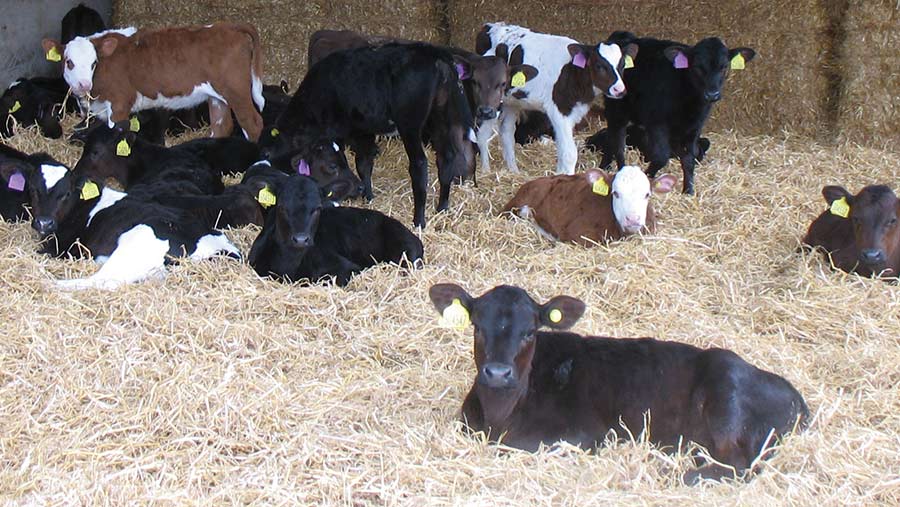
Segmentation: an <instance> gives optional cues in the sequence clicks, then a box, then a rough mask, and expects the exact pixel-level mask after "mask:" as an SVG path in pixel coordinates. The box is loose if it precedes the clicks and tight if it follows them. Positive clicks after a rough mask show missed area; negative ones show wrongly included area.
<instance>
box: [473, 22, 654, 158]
mask: <svg viewBox="0 0 900 507" xmlns="http://www.w3.org/2000/svg"><path fill="white" fill-rule="evenodd" d="M475 50H476V52H478V53H479V54H482V55H498V56H502V55H506V54H508V55H509V56H508V58H509V60H508V61H509V65H522V64H527V65H531V66H533V67H535V68H537V70H538V74H537V76H536V77H535V78H534V79H531V80H529V81H526V82H524V83H522V84H521V85H520V86H517V84H518V83H512V84H513V86H514V87H513V88H512V89H511V90H509V91H508V92H507V95H506V99H505V101H504V103H503V109H502V110H501V112H500V118H499V120H495V121H493V122H485V123H483V124H482V125H481V127H480V128H479V129H478V136H477V137H478V148H479V151H480V153H481V164H482V167H483V168H484V169H485V170H487V169H489V167H490V158H489V155H488V143H489V141H490V139H491V137H492V136H493V130H494V127H495V126H496V121H499V124H500V142H501V144H502V148H503V158H504V159H505V160H506V165H507V166H508V167H509V169H510V170H511V171H513V172H518V171H519V168H518V166H517V165H516V155H515V145H516V143H515V131H516V122H517V121H518V119H519V115H520V113H521V112H523V111H528V110H533V111H542V112H544V113H546V114H547V117H548V118H549V119H550V124H551V125H552V126H553V132H554V137H555V140H556V149H557V162H556V172H557V173H559V174H573V173H574V172H575V163H576V162H577V161H578V148H577V146H576V145H575V139H574V137H573V129H574V128H575V125H576V124H577V123H578V122H579V121H581V119H582V118H583V117H584V116H585V115H586V114H587V113H588V110H589V109H590V105H591V102H592V101H593V100H594V98H595V97H596V96H597V95H600V94H603V95H605V96H606V97H609V98H613V99H619V98H622V97H623V96H624V95H625V83H624V82H623V81H622V76H621V72H622V70H624V68H625V64H626V60H628V59H629V58H630V59H633V58H634V57H635V55H636V54H637V46H636V45H634V44H625V45H621V46H620V45H618V44H615V43H609V44H607V43H603V42H601V43H599V44H597V45H595V46H589V45H585V44H580V43H579V42H578V41H576V40H574V39H570V38H568V37H562V36H558V35H548V34H544V33H537V32H532V31H531V30H529V29H527V28H523V27H521V26H515V25H507V24H505V23H488V24H486V25H484V28H482V30H481V32H480V33H479V34H478V36H477V37H476V39H475Z"/></svg>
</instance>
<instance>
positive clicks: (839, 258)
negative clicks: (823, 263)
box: [803, 185, 900, 278]
mask: <svg viewBox="0 0 900 507" xmlns="http://www.w3.org/2000/svg"><path fill="white" fill-rule="evenodd" d="M822 195H823V196H824V197H825V202H827V203H828V209H826V210H825V211H823V212H822V214H820V215H819V216H818V217H817V218H816V219H815V220H814V221H813V223H812V224H810V226H809V230H808V231H807V233H806V237H805V238H803V245H804V246H807V247H813V248H815V247H818V248H821V249H822V250H823V251H824V252H825V254H826V255H827V256H828V257H829V258H830V259H831V262H832V263H833V264H834V266H835V267H837V268H838V269H841V270H843V271H846V272H848V273H859V274H860V275H863V276H875V277H890V278H897V277H898V276H900V227H897V216H898V214H900V200H898V199H897V196H896V195H895V194H894V192H893V191H892V190H891V189H890V187H888V186H886V185H870V186H867V187H865V188H863V189H862V190H860V191H859V193H858V194H856V195H852V194H851V193H850V192H848V191H847V190H846V189H845V188H844V187H839V186H827V187H824V188H823V189H822Z"/></svg>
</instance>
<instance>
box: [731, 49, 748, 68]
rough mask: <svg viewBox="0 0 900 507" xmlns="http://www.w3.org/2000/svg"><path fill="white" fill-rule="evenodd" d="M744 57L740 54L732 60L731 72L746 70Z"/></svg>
mask: <svg viewBox="0 0 900 507" xmlns="http://www.w3.org/2000/svg"><path fill="white" fill-rule="evenodd" d="M744 63H745V62H744V55H742V54H740V53H738V54H736V55H734V58H732V59H731V70H744Z"/></svg>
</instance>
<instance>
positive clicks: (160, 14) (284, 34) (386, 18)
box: [113, 0, 444, 87]
mask: <svg viewBox="0 0 900 507" xmlns="http://www.w3.org/2000/svg"><path fill="white" fill-rule="evenodd" d="M441 19H442V18H441V15H440V12H439V8H438V2H436V1H434V0H397V1H392V2H380V1H378V0H355V1H351V2H341V3H339V4H338V3H334V2H327V1H322V0H318V1H309V2H298V1H294V0H272V1H268V0H249V1H243V2H218V1H212V0H202V1H196V2H158V1H155V0H114V2H113V23H114V24H115V25H117V26H121V25H134V26H137V27H160V26H180V25H194V24H207V23H212V22H216V21H242V22H246V23H250V24H252V25H254V26H256V28H257V30H259V33H260V36H261V37H262V43H263V47H264V48H265V52H266V59H265V75H266V77H265V81H266V82H267V83H277V82H278V81H279V80H281V79H287V80H288V82H289V83H291V86H292V87H293V86H296V85H297V84H298V83H299V82H300V79H301V78H302V77H303V75H304V74H305V73H306V47H307V42H308V41H309V36H310V35H311V34H312V33H313V32H314V31H316V30H319V29H322V28H335V29H351V30H359V31H363V32H368V33H373V34H385V35H392V36H396V37H405V38H409V39H418V40H426V41H443V38H444V37H443V33H442V32H441V30H440V28H439V27H440V26H441Z"/></svg>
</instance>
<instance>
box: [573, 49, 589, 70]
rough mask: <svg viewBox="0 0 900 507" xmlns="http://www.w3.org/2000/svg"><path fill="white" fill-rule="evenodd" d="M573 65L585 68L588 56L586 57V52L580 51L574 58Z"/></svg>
mask: <svg viewBox="0 0 900 507" xmlns="http://www.w3.org/2000/svg"><path fill="white" fill-rule="evenodd" d="M572 65H574V66H576V67H580V68H582V69H583V68H584V67H585V66H586V65H587V58H585V57H584V53H582V52H580V51H579V52H578V53H576V54H575V56H574V57H573V58H572Z"/></svg>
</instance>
